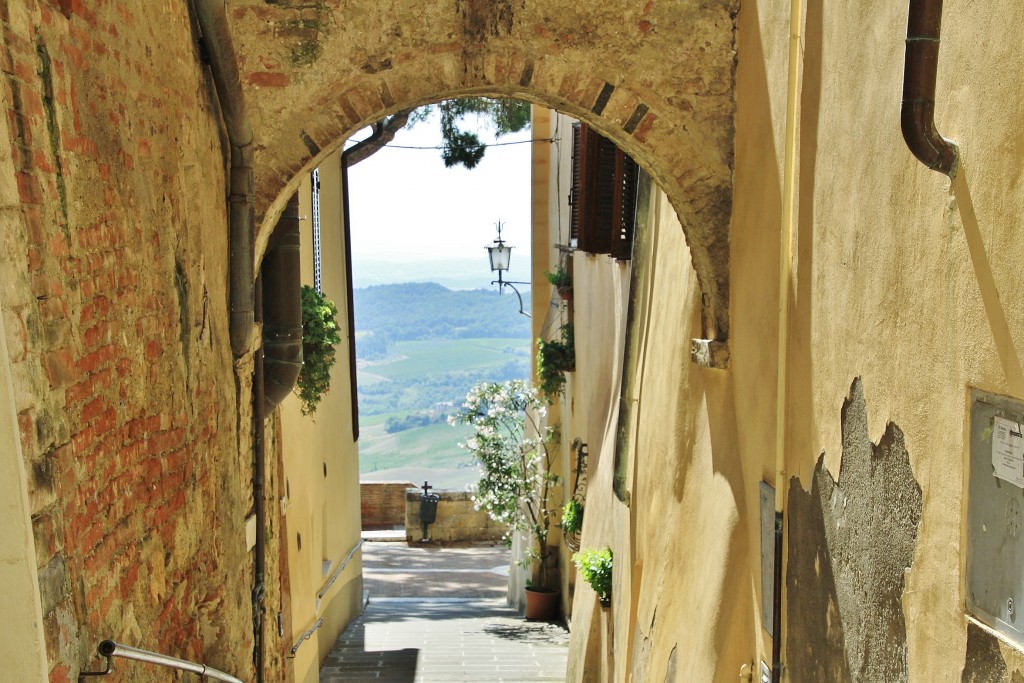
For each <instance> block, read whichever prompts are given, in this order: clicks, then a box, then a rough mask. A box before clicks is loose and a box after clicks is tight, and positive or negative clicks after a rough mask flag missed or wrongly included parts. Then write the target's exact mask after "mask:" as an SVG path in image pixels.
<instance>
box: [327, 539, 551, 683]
mask: <svg viewBox="0 0 1024 683" xmlns="http://www.w3.org/2000/svg"><path fill="white" fill-rule="evenodd" d="M508 563H509V552H508V550H507V549H505V548H502V547H493V546H488V547H473V548H408V547H406V546H405V544H404V543H402V544H398V543H376V542H367V543H364V544H363V579H364V584H365V586H366V588H367V590H368V591H369V593H370V601H369V605H368V606H367V608H366V611H365V612H364V613H363V615H362V616H361V617H359V618H358V619H356V620H355V621H354V622H352V624H350V625H349V627H348V628H347V629H346V630H345V632H344V633H342V634H341V637H340V638H339V639H338V642H337V643H335V645H334V647H333V649H332V650H331V653H330V654H329V655H328V657H327V660H326V661H325V662H324V664H323V666H322V667H321V670H320V683H342V682H343V681H344V682H349V681H392V682H395V683H398V682H401V683H419V682H420V681H423V682H428V681H434V682H445V681H469V682H473V683H488V682H490V681H515V682H523V683H525V682H526V681H562V680H564V679H565V663H566V644H567V643H568V640H569V634H568V633H567V632H566V630H565V629H564V628H562V627H561V626H560V625H556V624H547V623H537V622H527V621H525V620H524V619H523V618H522V617H521V616H519V615H517V614H516V613H515V611H514V610H512V609H511V608H510V607H508V606H507V605H506V604H505V586H506V582H507V571H508Z"/></svg>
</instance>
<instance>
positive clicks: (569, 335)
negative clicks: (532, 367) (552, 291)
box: [537, 323, 576, 403]
mask: <svg viewBox="0 0 1024 683" xmlns="http://www.w3.org/2000/svg"><path fill="white" fill-rule="evenodd" d="M559 337H560V339H551V340H549V341H544V340H543V339H538V340H537V377H538V379H539V380H540V391H541V393H542V394H544V396H546V397H547V399H548V403H552V402H553V401H554V399H555V397H557V396H558V395H559V394H561V393H562V390H563V389H564V388H565V373H566V372H570V371H572V370H574V369H575V368H576V345H575V340H574V334H573V327H572V323H565V324H564V325H562V327H561V328H559Z"/></svg>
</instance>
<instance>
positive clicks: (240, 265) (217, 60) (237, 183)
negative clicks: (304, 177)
mask: <svg viewBox="0 0 1024 683" xmlns="http://www.w3.org/2000/svg"><path fill="white" fill-rule="evenodd" d="M195 7H196V15H197V18H198V19H199V27H200V30H201V31H202V34H203V35H202V40H203V46H204V47H205V49H206V54H207V56H208V57H209V60H210V72H211V74H212V75H213V83H214V86H215V87H216V89H217V100H218V101H219V102H220V109H221V113H222V114H223V117H224V126H225V128H226V129H227V133H228V141H229V142H230V144H231V167H230V170H229V172H228V175H229V178H228V185H229V188H228V229H229V235H228V238H229V245H230V247H229V248H230V298H231V304H230V305H231V318H230V328H229V329H230V336H231V351H232V353H234V354H235V357H236V358H237V357H239V356H242V355H244V354H245V353H246V352H247V351H248V350H249V338H250V336H251V335H252V327H253V260H254V257H253V240H252V230H253V222H254V203H253V202H254V196H255V194H256V190H255V187H256V185H255V180H254V178H253V168H252V163H253V133H252V126H251V125H250V124H249V119H248V118H247V117H246V114H245V99H244V98H243V96H242V82H241V80H240V78H239V75H238V64H237V63H236V62H235V50H234V48H233V47H232V45H231V34H230V32H229V31H228V22H227V15H226V13H225V3H224V0H195Z"/></svg>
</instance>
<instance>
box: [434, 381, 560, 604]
mask: <svg viewBox="0 0 1024 683" xmlns="http://www.w3.org/2000/svg"><path fill="white" fill-rule="evenodd" d="M545 414H546V410H545V406H544V402H543V401H542V400H541V398H540V397H539V396H538V394H537V391H536V390H535V389H532V388H531V387H530V385H529V383H528V382H525V381H522V380H513V381H510V382H481V383H479V384H477V385H476V386H475V387H473V388H472V389H471V390H470V392H469V393H468V394H467V395H466V401H465V403H463V404H462V407H461V408H460V409H459V411H458V412H457V413H456V414H455V415H453V416H452V417H451V418H450V419H449V421H450V422H451V423H452V424H467V425H469V426H471V427H472V428H473V436H472V437H470V438H469V440H467V441H466V443H464V444H460V445H461V446H462V447H463V448H466V449H467V450H469V451H470V452H471V453H472V454H473V457H474V459H475V460H476V462H477V464H478V465H479V467H480V480H479V481H478V482H477V483H476V484H474V485H473V486H472V488H471V490H472V493H473V501H474V503H475V505H476V507H477V509H479V510H483V511H484V512H486V513H487V514H488V516H489V517H490V518H491V519H493V520H494V521H496V522H498V523H500V524H503V525H505V526H506V527H507V528H508V534H506V540H508V539H509V538H510V535H511V534H512V533H516V532H526V533H528V534H529V536H530V540H531V545H530V547H529V548H528V549H527V551H526V553H524V556H523V557H522V558H520V559H518V560H516V564H518V565H520V566H523V567H528V568H530V573H531V580H530V582H529V587H528V588H527V596H526V599H527V606H526V618H527V619H551V618H554V617H555V616H557V610H558V602H559V601H558V596H559V593H558V590H557V589H556V588H555V585H554V584H553V582H552V577H551V571H550V569H551V564H552V561H553V560H555V559H556V558H555V554H554V552H553V551H552V548H551V547H550V546H549V545H548V532H549V530H550V527H551V512H552V511H551V510H550V508H549V505H548V498H549V496H550V494H551V491H552V488H553V487H554V485H555V484H556V483H557V482H558V477H557V475H555V474H554V473H553V472H552V471H551V470H552V465H553V464H554V462H553V461H554V455H555V454H554V452H553V442H554V441H555V437H556V434H555V429H554V428H553V427H550V426H548V425H547V424H546V423H545V421H544V417H545ZM540 602H547V603H549V604H547V606H546V609H547V610H548V611H544V609H545V607H543V606H541V605H539V603H540Z"/></svg>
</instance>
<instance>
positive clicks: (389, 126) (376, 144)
mask: <svg viewBox="0 0 1024 683" xmlns="http://www.w3.org/2000/svg"><path fill="white" fill-rule="evenodd" d="M415 110H416V109H415V107H413V108H410V109H403V110H401V111H399V112H397V113H395V114H393V115H391V116H389V117H388V118H386V119H384V132H383V133H382V134H381V136H380V137H379V138H377V139H376V140H374V141H373V142H372V143H370V144H368V145H366V146H365V147H363V148H361V149H358V150H356V151H354V152H352V154H350V155H349V156H348V167H349V168H351V167H353V166H355V165H356V164H358V163H359V162H360V161H363V160H364V159H368V158H369V157H371V156H373V155H374V154H376V153H377V152H379V151H380V150H381V149H383V147H384V146H385V145H386V144H388V143H389V142H391V141H392V140H394V139H395V135H397V134H398V131H400V130H402V129H403V128H405V126H406V124H407V123H409V116H410V115H412V113H413V112H414V111H415Z"/></svg>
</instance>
